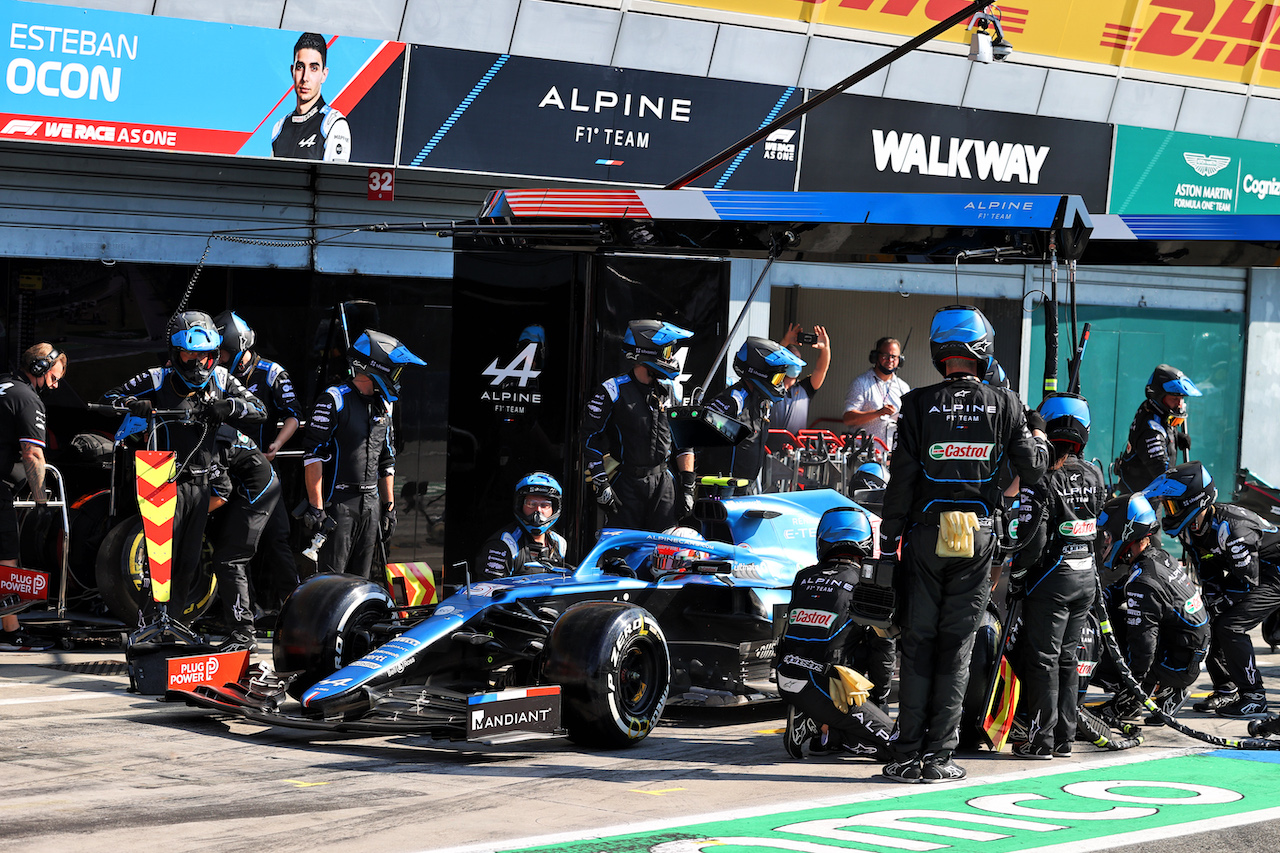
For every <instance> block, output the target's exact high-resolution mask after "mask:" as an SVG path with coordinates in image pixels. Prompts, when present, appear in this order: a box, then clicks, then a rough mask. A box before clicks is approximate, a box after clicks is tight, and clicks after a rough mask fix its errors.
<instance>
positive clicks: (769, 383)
mask: <svg viewBox="0 0 1280 853" xmlns="http://www.w3.org/2000/svg"><path fill="white" fill-rule="evenodd" d="M802 367H804V361H803V360H802V359H801V358H800V357H799V356H798V355H796V354H795V353H793V352H792V351H791V350H789V349H787V348H786V347H784V346H783V345H782V344H780V343H778V342H777V341H771V340H769V339H768V338H756V337H750V338H747V341H746V343H744V344H743V345H742V346H741V347H739V348H738V354H737V355H735V356H734V357H733V371H734V372H735V373H737V374H738V377H739V378H740V379H743V380H745V381H747V382H750V383H751V384H753V385H755V386H756V387H757V388H759V389H760V391H761V392H762V393H763V394H765V395H766V396H768V397H770V398H772V399H774V400H781V399H782V396H783V393H784V391H783V387H782V380H783V379H785V378H786V377H788V376H790V377H791V378H793V379H794V378H795V377H797V376H799V375H800V368H802Z"/></svg>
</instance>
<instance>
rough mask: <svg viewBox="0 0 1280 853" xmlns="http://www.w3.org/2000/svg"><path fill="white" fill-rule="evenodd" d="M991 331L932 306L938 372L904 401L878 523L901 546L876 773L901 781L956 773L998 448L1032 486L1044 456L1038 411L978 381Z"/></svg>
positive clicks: (981, 603)
mask: <svg viewBox="0 0 1280 853" xmlns="http://www.w3.org/2000/svg"><path fill="white" fill-rule="evenodd" d="M993 338H994V332H993V330H992V327H991V323H990V322H988V321H987V318H986V317H985V316H983V314H982V312H981V311H979V310H978V309H977V308H974V307H972V306H969V305H953V306H950V307H947V308H943V309H940V310H939V311H938V312H937V313H936V314H934V317H933V323H932V326H931V328H930V332H929V352H930V355H931V356H932V359H933V363H934V366H935V367H937V369H938V371H939V372H940V373H942V375H943V376H944V377H945V379H944V380H943V381H942V382H940V383H938V384H937V385H930V386H929V387H927V388H918V389H916V390H914V391H910V392H908V394H907V395H906V396H905V397H903V398H902V415H901V417H900V418H899V420H898V434H897V441H896V446H895V448H894V451H893V455H892V457H891V459H890V464H889V485H888V487H887V488H886V489H885V499H884V516H883V519H884V520H883V522H882V523H881V526H880V552H881V553H882V554H890V555H891V554H895V553H897V552H898V548H899V545H900V544H901V546H902V564H901V566H900V567H899V573H900V574H901V575H903V576H904V580H903V586H902V592H903V596H902V598H903V603H904V605H905V608H906V610H905V614H903V615H902V616H900V619H901V621H902V623H903V632H902V637H901V640H900V641H899V643H898V647H899V648H900V649H901V650H902V668H901V674H900V676H899V701H898V723H897V731H896V732H895V733H894V742H893V752H894V761H892V762H890V763H889V764H887V765H885V768H884V771H883V772H884V775H885V776H887V777H888V778H890V779H895V780H897V781H900V782H919V781H924V782H945V781H949V780H954V779H962V778H964V776H965V771H964V770H963V769H962V768H961V767H959V766H958V765H957V764H956V763H955V762H954V761H953V760H952V757H951V756H952V753H953V752H954V751H955V748H956V745H957V744H958V742H959V737H958V729H959V723H960V712H961V707H962V704H963V701H964V694H965V689H966V687H967V686H968V681H969V661H970V656H971V655H972V653H973V642H974V635H975V632H976V630H977V627H978V622H979V620H980V619H981V617H982V613H983V612H984V610H985V609H986V606H987V599H988V598H989V597H990V594H991V576H990V570H991V559H992V555H993V553H994V550H995V538H994V536H993V534H992V521H991V518H992V515H993V514H994V512H995V510H996V507H998V506H999V505H1000V496H1001V489H1000V484H999V482H998V479H997V475H998V474H999V470H1000V466H1001V464H1002V463H1003V462H1004V460H1005V458H1006V457H1007V458H1009V459H1010V460H1011V461H1012V463H1013V470H1014V472H1015V473H1016V474H1017V475H1018V476H1020V477H1021V478H1022V483H1023V484H1024V485H1033V484H1035V483H1037V482H1039V480H1040V478H1041V477H1042V476H1044V472H1045V469H1046V468H1047V467H1048V464H1049V444H1048V441H1046V440H1045V437H1044V432H1043V427H1044V422H1043V420H1041V418H1040V416H1039V414H1037V413H1035V412H1028V413H1026V414H1025V415H1024V413H1023V412H1024V410H1023V406H1022V404H1021V402H1020V401H1019V400H1018V398H1017V396H1015V395H1014V393H1013V392H1012V391H1009V390H1007V389H1003V388H997V387H995V386H992V385H987V384H984V383H983V382H982V380H981V377H982V376H983V375H984V374H985V372H986V369H987V360H988V359H989V358H990V357H991V354H992V345H993ZM1028 422H1030V423H1032V425H1033V428H1034V434H1033V432H1032V430H1031V429H1028V426H1027V424H1028ZM969 514H972V515H971V516H970V515H969ZM975 528H976V529H975Z"/></svg>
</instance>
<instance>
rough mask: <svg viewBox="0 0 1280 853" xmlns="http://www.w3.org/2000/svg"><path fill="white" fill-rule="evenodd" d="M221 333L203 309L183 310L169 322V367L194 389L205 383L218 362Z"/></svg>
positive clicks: (206, 383)
mask: <svg viewBox="0 0 1280 853" xmlns="http://www.w3.org/2000/svg"><path fill="white" fill-rule="evenodd" d="M221 342H222V337H221V336H220V335H219V334H218V329H217V327H216V326H215V325H214V322H213V318H212V317H210V316H209V315H208V314H206V313H204V312H203V311H183V312H182V313H181V314H176V315H174V318H173V319H172V320H171V321H170V322H169V368H170V370H171V371H172V372H173V375H174V376H176V377H177V378H178V380H179V381H180V382H181V383H182V384H183V385H186V386H187V387H188V388H190V389H191V390H193V391H195V390H198V389H200V388H203V387H204V386H206V385H208V384H209V378H210V377H211V376H213V367H214V365H216V364H217V363H218V345H219V344H220V343H221Z"/></svg>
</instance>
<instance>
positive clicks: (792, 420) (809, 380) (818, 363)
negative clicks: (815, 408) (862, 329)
mask: <svg viewBox="0 0 1280 853" xmlns="http://www.w3.org/2000/svg"><path fill="white" fill-rule="evenodd" d="M779 343H781V344H782V345H783V346H784V347H786V348H787V349H789V350H791V354H792V355H796V356H800V345H801V344H808V345H809V346H811V347H813V348H814V349H815V350H817V351H818V357H817V358H816V359H815V360H814V365H813V372H812V373H810V374H809V375H808V376H806V377H804V378H803V379H796V378H795V377H793V376H788V377H787V378H785V379H783V380H782V389H783V394H782V399H781V400H779V401H778V402H776V403H774V404H773V412H772V413H771V414H770V415H769V422H770V426H772V427H773V428H774V429H785V430H787V431H788V432H790V433H791V434H792V435H795V434H796V433H798V432H799V431H800V430H802V429H805V428H806V427H808V425H809V401H810V400H812V399H813V398H814V397H815V396H816V395H817V393H818V389H819V388H821V387H822V383H823V382H825V381H826V380H827V368H828V367H830V366H831V339H830V338H828V337H827V330H826V329H824V328H823V327H822V326H814V327H813V334H809V333H807V332H802V331H801V330H800V324H799V323H792V324H791V327H790V328H788V329H787V333H786V334H785V335H783V336H782V340H781V341H779ZM800 357H801V358H804V356H800Z"/></svg>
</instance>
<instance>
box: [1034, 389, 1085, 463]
mask: <svg viewBox="0 0 1280 853" xmlns="http://www.w3.org/2000/svg"><path fill="white" fill-rule="evenodd" d="M1039 411H1040V416H1041V417H1043V418H1044V432H1045V435H1047V436H1049V440H1050V441H1054V442H1064V443H1067V444H1074V445H1075V449H1074V451H1073V452H1075V453H1079V452H1080V451H1081V450H1083V449H1084V446H1085V445H1086V444H1088V443H1089V401H1088V400H1086V399H1085V398H1084V397H1081V396H1080V395H1079V394H1067V393H1062V394H1050V395H1049V396H1048V397H1045V398H1044V400H1042V401H1041V402H1040V408H1039Z"/></svg>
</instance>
